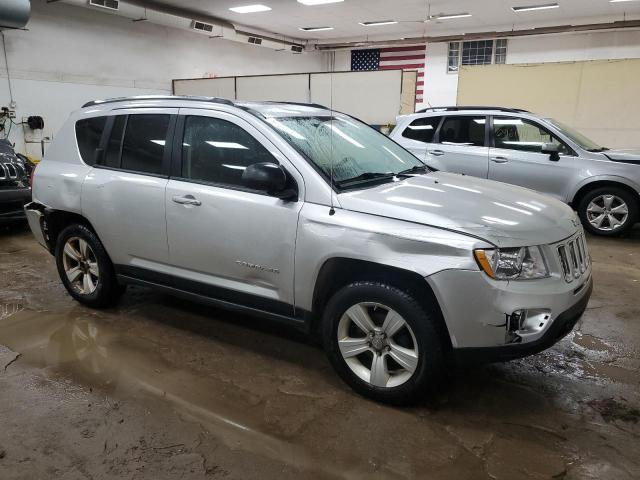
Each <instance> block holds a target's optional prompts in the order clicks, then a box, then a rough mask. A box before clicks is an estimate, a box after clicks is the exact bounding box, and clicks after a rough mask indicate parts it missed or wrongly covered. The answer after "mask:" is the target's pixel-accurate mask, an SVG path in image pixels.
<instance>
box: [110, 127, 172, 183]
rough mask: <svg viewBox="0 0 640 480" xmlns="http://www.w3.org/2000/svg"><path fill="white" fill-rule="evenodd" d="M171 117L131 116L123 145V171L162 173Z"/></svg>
mask: <svg viewBox="0 0 640 480" xmlns="http://www.w3.org/2000/svg"><path fill="white" fill-rule="evenodd" d="M169 119H170V116H169V115H159V114H142V115H129V118H128V120H127V126H126V131H125V134H124V141H123V143H122V162H121V165H122V169H124V170H132V171H134V172H141V173H152V174H159V173H162V161H163V158H164V147H165V142H166V138H167V130H168V129H169Z"/></svg>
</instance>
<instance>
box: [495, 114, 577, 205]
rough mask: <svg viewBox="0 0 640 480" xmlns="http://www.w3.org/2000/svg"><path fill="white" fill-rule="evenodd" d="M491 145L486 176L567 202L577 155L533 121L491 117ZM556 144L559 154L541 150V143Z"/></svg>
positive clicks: (509, 117)
mask: <svg viewBox="0 0 640 480" xmlns="http://www.w3.org/2000/svg"><path fill="white" fill-rule="evenodd" d="M492 123H493V131H492V137H493V144H494V146H492V147H491V149H490V152H489V178H490V179H492V180H497V181H499V182H505V183H511V184H514V185H521V186H523V187H527V188H531V189H532V190H537V191H539V192H541V193H546V194H548V195H551V196H553V197H556V198H558V199H560V200H562V201H566V198H567V194H568V191H569V190H570V189H571V188H572V187H573V185H572V184H571V179H572V175H573V172H574V166H575V160H576V157H575V156H574V155H573V152H572V150H571V149H570V148H569V147H568V146H567V145H565V144H564V143H563V142H562V141H560V140H559V139H558V138H557V137H555V136H554V135H553V134H551V132H549V131H548V130H547V129H546V128H544V127H543V126H542V125H540V124H538V123H537V122H534V121H533V120H529V119H525V118H519V117H512V116H501V117H498V116H496V117H493V122H492ZM547 143H552V144H555V145H557V146H558V148H559V153H560V157H559V159H557V158H556V159H553V158H552V157H551V156H550V155H549V154H548V153H542V151H541V150H542V146H543V145H544V144H547Z"/></svg>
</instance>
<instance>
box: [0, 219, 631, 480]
mask: <svg viewBox="0 0 640 480" xmlns="http://www.w3.org/2000/svg"><path fill="white" fill-rule="evenodd" d="M589 246H590V249H591V253H592V256H593V259H594V278H595V290H594V294H593V297H592V299H591V302H590V304H589V307H588V310H587V312H586V313H585V315H584V317H583V319H582V321H581V322H580V323H579V324H578V326H577V327H576V331H575V333H572V334H570V335H569V336H568V337H567V338H565V339H564V340H563V341H562V342H560V343H559V344H558V345H556V346H555V347H553V348H551V349H550V350H548V351H546V352H544V353H542V354H540V355H537V356H535V357H530V358H527V359H523V360H519V361H514V362H511V363H508V364H499V365H489V366H484V367H477V368H474V369H467V370H464V371H461V372H458V373H457V374H456V375H454V376H453V377H452V379H451V380H450V382H449V384H448V385H446V386H444V387H443V390H442V392H441V393H440V394H439V395H437V396H436V398H433V399H431V400H429V401H428V402H425V404H424V405H422V406H420V407H414V408H407V409H398V408H391V407H387V406H382V405H378V404H376V403H373V402H370V401H367V400H365V399H363V398H360V397H358V396H357V395H355V394H353V393H352V392H351V391H350V390H349V389H348V388H347V387H346V386H345V385H344V384H342V383H341V381H340V380H339V379H338V377H337V376H336V375H335V374H334V373H333V371H332V370H331V368H330V366H329V363H328V362H327V360H326V359H325V357H324V355H323V352H322V351H321V350H320V349H319V348H317V347H316V346H314V344H313V342H311V341H309V339H306V338H304V337H303V336H301V335H299V334H296V333H294V332H289V331H285V332H282V331H281V329H278V328H277V327H274V326H273V325H265V322H264V321H262V320H259V319H255V318H247V317H239V316H238V315H235V314H229V313H227V312H224V311H219V310H214V309H211V308H206V307H201V306H197V305H192V304H188V303H185V302H182V301H178V300H175V299H172V298H168V297H164V296H160V295H157V294H155V293H152V292H149V291H147V290H144V289H140V288H131V289H129V290H128V293H127V294H126V295H125V297H124V298H123V301H122V302H121V304H120V305H119V306H118V307H117V308H116V309H113V310H109V311H92V310H90V309H87V308H84V307H81V306H80V305H78V304H77V303H75V302H73V301H72V300H71V299H70V297H69V296H68V295H67V294H66V292H65V291H64V288H63V287H62V284H61V283H60V281H59V280H58V275H57V273H56V270H55V265H54V261H53V258H52V257H51V256H50V255H49V254H48V253H47V252H45V251H44V250H43V249H42V248H41V247H39V246H38V245H37V244H36V243H35V241H34V240H33V239H32V237H31V235H30V233H29V232H28V231H26V230H25V229H18V230H15V229H14V230H12V231H11V230H3V231H2V232H0V345H2V346H0V478H2V479H3V480H9V479H30V480H31V479H40V478H43V479H44V478H47V479H49V478H62V479H76V478H78V479H80V478H93V479H110V478H149V479H165V478H167V479H174V478H176V479H177V478H187V479H196V478H217V477H220V478H229V479H254V478H255V479H265V478H278V479H287V478H296V479H299V478H333V477H335V478H349V479H357V478H367V479H375V478H385V479H386V478H429V479H484V478H487V479H489V478H491V479H529V478H531V479H542V478H556V479H557V478H564V479H578V478H580V479H585V478H587V479H590V478H593V479H600V480H603V479H616V480H624V479H631V478H640V424H639V420H640V389H639V386H640V385H639V384H640V373H639V371H640V229H636V230H635V231H634V232H633V233H632V234H631V236H630V237H629V238H625V239H601V238H593V237H592V238H589Z"/></svg>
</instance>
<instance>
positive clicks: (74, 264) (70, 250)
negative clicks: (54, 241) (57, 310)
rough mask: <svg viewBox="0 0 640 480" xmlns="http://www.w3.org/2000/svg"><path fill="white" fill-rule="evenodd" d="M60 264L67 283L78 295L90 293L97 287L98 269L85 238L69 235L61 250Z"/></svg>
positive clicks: (98, 279) (93, 254)
mask: <svg viewBox="0 0 640 480" xmlns="http://www.w3.org/2000/svg"><path fill="white" fill-rule="evenodd" d="M62 265H63V267H64V272H65V274H66V275H67V280H68V281H69V284H70V285H71V287H72V288H73V289H74V291H75V292H76V293H79V294H80V295H91V294H92V293H93V292H95V291H96V288H98V283H99V281H100V270H99V269H98V260H97V259H96V256H95V253H94V252H93V250H92V249H91V247H90V246H89V244H88V243H87V241H86V240H83V239H82V238H80V237H71V238H69V239H68V240H67V242H66V243H65V245H64V249H63V250H62Z"/></svg>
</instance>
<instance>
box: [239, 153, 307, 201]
mask: <svg viewBox="0 0 640 480" xmlns="http://www.w3.org/2000/svg"><path fill="white" fill-rule="evenodd" d="M242 183H243V184H244V185H245V186H246V187H248V188H252V189H254V190H260V191H263V192H267V193H268V194H269V195H273V196H274V197H278V198H280V199H282V200H293V199H294V198H297V196H298V194H297V192H296V191H295V190H293V189H290V188H286V187H287V174H286V172H285V171H284V169H283V168H282V167H281V166H280V165H278V164H276V163H271V162H261V163H254V164H253V165H249V166H248V167H247V168H245V170H244V172H243V173H242Z"/></svg>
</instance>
